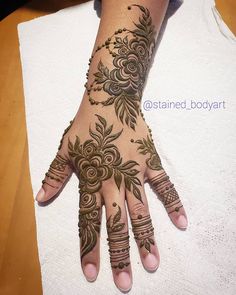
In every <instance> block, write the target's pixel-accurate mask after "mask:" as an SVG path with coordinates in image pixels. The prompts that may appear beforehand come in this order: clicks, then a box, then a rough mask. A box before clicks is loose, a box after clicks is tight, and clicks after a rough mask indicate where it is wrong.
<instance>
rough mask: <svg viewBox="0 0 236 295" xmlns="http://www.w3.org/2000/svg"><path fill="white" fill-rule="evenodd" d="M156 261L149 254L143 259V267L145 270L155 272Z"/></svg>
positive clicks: (153, 256)
mask: <svg viewBox="0 0 236 295" xmlns="http://www.w3.org/2000/svg"><path fill="white" fill-rule="evenodd" d="M158 265H159V263H158V260H157V257H156V256H155V255H153V254H151V253H149V254H148V255H147V256H146V257H145V258H144V267H145V268H146V269H147V270H151V271H153V270H156V269H157V268H158Z"/></svg>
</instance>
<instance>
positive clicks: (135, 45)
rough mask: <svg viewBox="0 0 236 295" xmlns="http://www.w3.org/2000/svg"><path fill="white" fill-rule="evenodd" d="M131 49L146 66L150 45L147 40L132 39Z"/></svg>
mask: <svg viewBox="0 0 236 295" xmlns="http://www.w3.org/2000/svg"><path fill="white" fill-rule="evenodd" d="M130 48H131V50H132V51H134V52H136V53H137V54H138V56H139V58H140V59H141V60H142V63H143V64H145V63H146V62H147V59H148V57H149V50H148V44H147V40H146V39H140V40H137V39H132V40H131V41H130Z"/></svg>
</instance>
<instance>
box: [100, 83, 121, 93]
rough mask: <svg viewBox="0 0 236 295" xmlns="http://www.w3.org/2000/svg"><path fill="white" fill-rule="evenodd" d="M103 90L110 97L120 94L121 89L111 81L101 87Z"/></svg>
mask: <svg viewBox="0 0 236 295" xmlns="http://www.w3.org/2000/svg"><path fill="white" fill-rule="evenodd" d="M103 90H104V91H106V92H107V93H108V94H110V95H115V96H118V95H120V94H121V92H122V88H121V87H120V84H119V83H117V82H113V81H107V82H105V83H104V85H103Z"/></svg>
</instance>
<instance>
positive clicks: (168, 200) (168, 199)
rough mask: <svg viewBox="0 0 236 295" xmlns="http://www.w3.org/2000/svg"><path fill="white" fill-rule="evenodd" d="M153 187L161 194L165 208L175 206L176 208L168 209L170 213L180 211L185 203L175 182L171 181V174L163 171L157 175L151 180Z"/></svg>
mask: <svg viewBox="0 0 236 295" xmlns="http://www.w3.org/2000/svg"><path fill="white" fill-rule="evenodd" d="M149 182H150V185H151V187H152V188H153V189H154V190H155V191H156V192H157V193H158V195H159V196H160V198H161V200H162V202H163V204H164V206H165V208H166V209H167V210H168V209H169V208H173V207H175V209H174V210H171V211H167V212H168V214H170V213H172V212H178V211H179V209H180V208H181V207H183V205H182V204H181V201H180V199H179V195H178V193H177V191H176V189H175V187H174V184H173V183H171V181H170V179H169V176H167V175H166V173H165V172H164V171H163V172H162V173H161V174H159V175H158V176H155V177H153V178H151V179H150V180H149Z"/></svg>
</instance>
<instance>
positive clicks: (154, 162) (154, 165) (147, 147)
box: [131, 135, 163, 170]
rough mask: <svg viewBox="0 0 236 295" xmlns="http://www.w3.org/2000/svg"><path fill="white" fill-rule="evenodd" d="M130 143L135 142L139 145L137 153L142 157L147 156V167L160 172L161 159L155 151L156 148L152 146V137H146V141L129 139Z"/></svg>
mask: <svg viewBox="0 0 236 295" xmlns="http://www.w3.org/2000/svg"><path fill="white" fill-rule="evenodd" d="M131 142H135V143H138V144H139V147H138V150H139V153H140V154H142V155H146V154H149V157H148V159H146V164H147V166H148V167H149V168H150V169H152V170H161V169H163V167H162V165H161V159H160V157H159V155H158V153H157V151H156V148H155V146H154V142H153V139H152V137H151V136H150V137H149V135H147V139H145V138H143V139H138V140H135V141H134V140H133V139H131Z"/></svg>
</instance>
